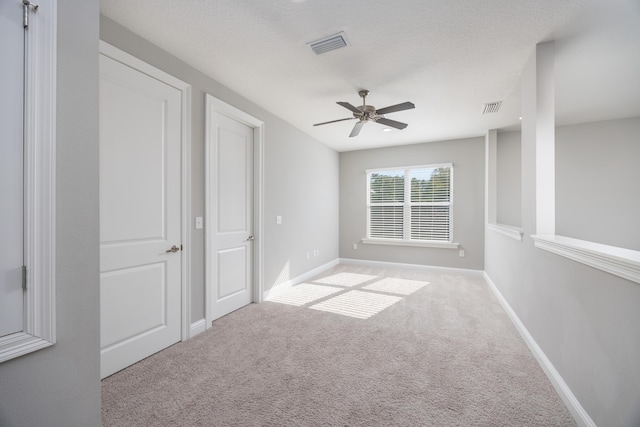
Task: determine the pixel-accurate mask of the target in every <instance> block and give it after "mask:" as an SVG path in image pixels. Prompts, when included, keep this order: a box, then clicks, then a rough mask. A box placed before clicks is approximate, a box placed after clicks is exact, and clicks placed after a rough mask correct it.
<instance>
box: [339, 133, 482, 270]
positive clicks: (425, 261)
mask: <svg viewBox="0 0 640 427" xmlns="http://www.w3.org/2000/svg"><path fill="white" fill-rule="evenodd" d="M449 162H451V163H453V176H454V178H453V180H454V185H453V186H454V188H453V203H454V206H453V240H454V242H457V243H459V244H460V247H459V249H464V250H465V257H464V258H461V257H459V256H458V250H456V249H440V248H421V247H408V246H387V245H372V244H362V243H361V239H362V238H363V237H365V236H366V228H367V222H366V217H367V211H366V173H365V170H366V169H374V168H385V167H395V166H412V165H426V164H435V163H449ZM483 224H484V138H469V139H459V140H452V141H441V142H430V143H425V144H415V145H405V146H400V147H388V148H377V149H371V150H359V151H348V152H343V153H340V257H341V258H351V259H360V260H371V261H386V262H398V263H409V264H419V265H431V266H440V267H452V268H467V269H475V270H482V268H483V263H484V236H483V232H484V231H483V230H484V228H483V227H484V225H483ZM354 243H357V244H358V249H357V250H354V249H353V244H354Z"/></svg>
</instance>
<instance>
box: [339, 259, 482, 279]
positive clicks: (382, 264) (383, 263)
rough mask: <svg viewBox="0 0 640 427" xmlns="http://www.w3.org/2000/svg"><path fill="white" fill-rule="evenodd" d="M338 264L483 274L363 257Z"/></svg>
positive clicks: (474, 273) (478, 271)
mask: <svg viewBox="0 0 640 427" xmlns="http://www.w3.org/2000/svg"><path fill="white" fill-rule="evenodd" d="M340 264H350V265H361V266H365V267H378V268H412V269H414V270H425V271H433V272H437V273H449V274H462V275H467V276H480V277H482V275H483V274H484V271H482V270H471V269H466V268H451V267H438V266H435V265H422V264H404V263H398V262H386V261H370V260H365V259H351V258H340Z"/></svg>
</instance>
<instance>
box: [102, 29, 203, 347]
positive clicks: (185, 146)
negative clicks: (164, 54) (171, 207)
mask: <svg viewBox="0 0 640 427" xmlns="http://www.w3.org/2000/svg"><path fill="white" fill-rule="evenodd" d="M100 54H101V55H105V56H107V57H109V58H111V59H113V60H115V61H118V62H121V63H122V64H124V65H126V66H128V67H131V68H133V69H135V70H137V71H140V72H141V73H144V74H147V75H149V76H151V77H153V78H155V79H158V80H160V81H161V82H163V83H166V84H168V85H170V86H172V87H174V88H176V89H178V90H179V91H180V92H181V102H182V117H181V123H180V125H181V128H182V131H181V143H180V145H181V156H182V159H181V164H180V167H181V169H182V171H181V175H180V179H181V181H182V183H181V186H180V192H181V195H180V204H181V208H180V217H181V218H180V222H181V224H180V238H181V244H182V247H183V250H182V251H180V263H181V266H182V272H181V274H182V275H181V277H180V281H181V284H180V287H181V292H180V293H181V295H180V296H181V311H182V313H181V316H180V317H181V323H182V324H181V325H180V331H181V333H180V335H181V340H182V341H184V340H186V339H188V338H190V337H191V227H190V226H189V224H190V223H191V221H190V218H191V85H189V84H188V83H185V82H183V81H182V80H180V79H178V78H176V77H174V76H172V75H171V74H168V73H166V72H164V71H162V70H160V69H158V68H156V67H154V66H153V65H150V64H148V63H146V62H144V61H142V60H140V59H138V58H136V57H135V56H133V55H130V54H128V53H126V52H124V51H123V50H120V49H119V48H117V47H115V46H113V45H111V44H109V43H107V42H105V41H103V40H100Z"/></svg>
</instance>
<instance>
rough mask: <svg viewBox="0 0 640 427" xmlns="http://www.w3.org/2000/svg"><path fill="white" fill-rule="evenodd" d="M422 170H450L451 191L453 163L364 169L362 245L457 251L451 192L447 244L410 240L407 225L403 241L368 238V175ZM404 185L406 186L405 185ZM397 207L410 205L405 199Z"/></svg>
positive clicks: (369, 222)
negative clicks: (365, 211) (364, 193)
mask: <svg viewBox="0 0 640 427" xmlns="http://www.w3.org/2000/svg"><path fill="white" fill-rule="evenodd" d="M424 168H433V169H437V168H450V169H451V176H450V188H451V189H453V179H454V173H453V163H436V164H429V165H415V166H396V167H386V168H375V169H365V174H366V176H367V186H366V187H367V190H366V191H367V192H366V204H367V233H366V234H367V237H364V238H363V239H362V243H364V244H373V245H391V246H414V247H424V248H444V249H457V248H458V246H459V243H455V242H454V241H453V191H451V194H450V196H449V206H450V207H451V210H450V212H449V214H450V216H451V218H450V223H449V237H450V240H449V241H448V242H445V241H441V240H416V239H410V238H409V236H408V234H409V233H408V230H409V228H408V227H407V224H405V225H404V227H403V230H404V233H403V234H404V238H403V239H382V238H373V237H369V236H370V227H371V215H370V214H369V208H370V207H371V202H370V199H369V193H370V185H371V182H370V179H369V174H370V173H372V172H385V171H396V170H404V171H407V170H411V169H424ZM407 179H408V176H407V175H406V174H405V180H407ZM405 185H406V184H405ZM398 206H404V207H405V209H406V208H407V207H408V206H410V203H409V202H407V200H406V198H405V201H404V203H402V204H398ZM404 221H405V223H406V222H407V221H408V218H407V215H404Z"/></svg>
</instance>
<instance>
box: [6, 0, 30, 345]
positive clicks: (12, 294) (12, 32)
mask: <svg viewBox="0 0 640 427" xmlns="http://www.w3.org/2000/svg"><path fill="white" fill-rule="evenodd" d="M23 55H24V29H23V27H22V2H21V1H20V0H12V1H5V0H3V1H2V2H0V62H2V65H0V94H1V95H0V134H1V135H2V137H1V138H0V206H2V207H1V208H0V242H1V243H0V337H1V336H3V335H9V334H11V333H14V332H20V331H22V330H23V324H22V306H23V291H22V264H23V222H22V218H23V155H22V143H23V140H22V127H23V121H22V111H23V103H22V100H23V97H22V94H23V92H22V91H23V76H24V69H23V64H24V59H23V58H24V56H23Z"/></svg>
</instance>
